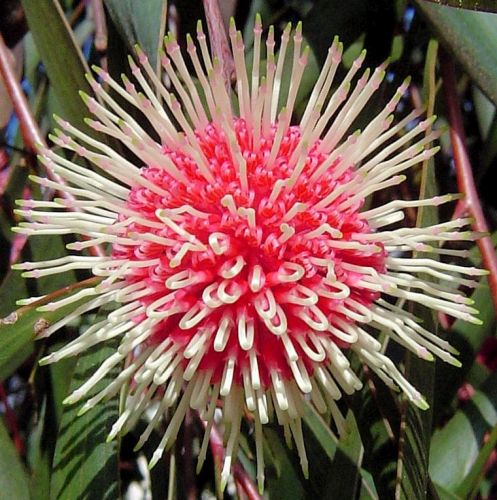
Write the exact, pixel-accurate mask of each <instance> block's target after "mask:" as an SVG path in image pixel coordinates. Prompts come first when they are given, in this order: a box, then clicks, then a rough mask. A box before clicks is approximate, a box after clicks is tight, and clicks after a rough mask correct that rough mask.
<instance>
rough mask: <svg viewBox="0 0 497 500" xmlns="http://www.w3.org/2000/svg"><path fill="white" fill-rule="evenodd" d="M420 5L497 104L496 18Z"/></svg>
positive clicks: (471, 74)
mask: <svg viewBox="0 0 497 500" xmlns="http://www.w3.org/2000/svg"><path fill="white" fill-rule="evenodd" d="M491 3H493V4H495V2H493V1H492V2H491ZM417 5H418V8H419V9H420V11H421V12H422V13H423V14H424V15H425V16H426V17H427V18H428V20H429V21H430V23H431V24H432V25H433V27H434V28H435V30H436V31H437V33H438V35H439V36H440V38H441V39H442V40H443V41H444V42H445V44H446V45H447V47H448V48H449V49H450V51H451V52H452V53H453V54H454V55H455V57H456V58H457V59H458V61H459V62H460V63H461V64H462V65H463V67H464V69H465V70H466V71H467V73H468V74H469V75H470V76H471V78H472V79H473V80H474V81H475V83H476V84H477V85H478V86H479V87H480V89H481V90H482V91H483V92H484V93H485V94H486V95H487V97H488V98H489V99H490V100H491V101H492V102H493V103H494V104H496V105H497V51H496V50H495V47H496V44H497V16H489V15H488V14H485V13H482V12H470V11H467V10H460V9H451V8H449V7H443V6H440V5H434V4H432V3H430V2H425V1H422V0H418V1H417Z"/></svg>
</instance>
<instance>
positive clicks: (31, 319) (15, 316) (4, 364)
mask: <svg viewBox="0 0 497 500" xmlns="http://www.w3.org/2000/svg"><path fill="white" fill-rule="evenodd" d="M90 284H95V280H92V281H90V280H88V282H81V283H80V284H78V288H82V287H84V286H89V285H90ZM74 290H75V287H74V286H72V287H66V288H65V289H62V290H60V292H58V293H57V298H58V299H62V298H64V297H66V296H70V295H72V293H73V292H74ZM52 298H54V297H52ZM90 299H91V297H84V298H82V299H80V300H78V301H76V302H74V303H72V304H68V305H66V306H64V307H61V308H59V309H57V310H56V311H46V312H39V311H37V310H36V307H35V306H36V305H41V303H36V304H35V305H30V306H24V307H21V308H20V309H18V310H17V311H14V312H13V313H11V314H9V315H8V316H7V317H5V318H3V319H1V320H0V380H3V379H4V378H5V377H7V376H9V375H10V374H11V373H12V370H15V369H16V368H17V366H18V364H16V363H17V361H19V359H20V360H21V361H22V360H23V359H25V356H27V355H29V353H30V352H31V351H30V347H29V345H30V343H31V342H32V341H33V340H34V338H35V336H36V334H37V333H40V332H41V331H43V330H44V329H46V328H47V327H48V326H49V325H51V324H53V323H55V322H57V321H58V320H60V319H61V318H63V317H64V316H67V315H68V314H69V313H70V312H72V311H74V310H75V309H76V308H77V307H79V306H81V305H83V304H85V303H86V302H88V300H90ZM49 300H50V297H48V299H47V300H45V302H48V301H49ZM23 356H24V357H23ZM13 360H15V361H16V362H13Z"/></svg>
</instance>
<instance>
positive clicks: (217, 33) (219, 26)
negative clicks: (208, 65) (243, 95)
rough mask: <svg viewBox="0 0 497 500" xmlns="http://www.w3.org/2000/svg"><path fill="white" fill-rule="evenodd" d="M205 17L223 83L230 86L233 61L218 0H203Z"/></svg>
mask: <svg viewBox="0 0 497 500" xmlns="http://www.w3.org/2000/svg"><path fill="white" fill-rule="evenodd" d="M203 3H204V10H205V17H206V19H207V27H208V29H209V40H210V43H211V50H212V53H213V54H214V56H215V57H217V59H218V60H219V64H220V65H221V69H222V73H223V76H224V83H225V85H226V88H227V89H228V91H229V89H230V88H231V80H232V75H233V74H234V70H235V63H234V62H233V56H232V55H231V49H230V44H229V42H228V37H227V35H226V29H225V27H224V23H223V16H222V15H221V10H220V8H219V1H218V0H203Z"/></svg>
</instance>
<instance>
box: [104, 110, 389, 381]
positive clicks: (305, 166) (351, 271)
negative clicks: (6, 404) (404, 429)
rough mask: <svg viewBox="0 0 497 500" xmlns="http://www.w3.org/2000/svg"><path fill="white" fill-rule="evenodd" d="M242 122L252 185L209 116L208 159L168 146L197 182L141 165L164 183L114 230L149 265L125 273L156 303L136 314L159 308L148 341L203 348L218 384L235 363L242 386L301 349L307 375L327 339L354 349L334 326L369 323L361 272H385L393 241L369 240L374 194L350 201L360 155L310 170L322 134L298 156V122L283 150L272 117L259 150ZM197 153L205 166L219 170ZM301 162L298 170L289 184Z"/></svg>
mask: <svg viewBox="0 0 497 500" xmlns="http://www.w3.org/2000/svg"><path fill="white" fill-rule="evenodd" d="M233 129H234V135H235V136H236V141H237V143H238V148H239V149H238V152H239V153H241V155H242V156H243V158H244V159H245V163H246V178H247V181H248V182H247V184H248V189H245V190H244V188H243V185H242V183H241V182H240V180H239V177H240V174H239V165H238V166H237V163H235V160H234V158H236V155H234V154H233V146H232V144H233V142H232V141H230V140H229V137H227V135H226V134H225V133H224V132H223V131H222V130H220V129H219V128H218V127H217V126H216V125H214V124H209V125H208V126H207V127H206V128H205V130H201V131H196V137H197V140H198V144H199V146H200V150H201V153H202V154H201V157H199V156H196V157H194V155H195V154H197V155H198V151H197V153H194V152H192V151H184V150H182V148H181V147H178V149H176V150H175V151H171V150H169V149H165V148H164V150H163V153H164V155H166V156H167V157H168V158H169V159H170V160H171V161H172V163H173V164H174V166H175V167H176V168H177V170H178V171H179V172H180V174H182V178H184V179H186V180H187V182H182V181H180V180H177V179H175V178H173V177H171V175H169V174H168V173H167V171H166V170H164V169H161V168H158V167H156V166H154V165H149V166H147V167H144V168H143V170H142V175H143V177H144V178H145V179H147V180H148V181H150V182H151V183H152V184H153V185H154V186H155V187H156V188H158V189H150V188H147V187H143V186H137V187H134V188H133V189H132V190H131V193H130V196H129V199H128V202H127V208H128V209H129V210H130V211H131V212H133V213H134V214H136V217H129V216H124V215H123V216H121V218H120V220H119V223H120V224H119V225H118V227H119V229H118V230H117V234H118V236H121V237H129V236H131V235H132V237H133V238H134V239H135V240H136V241H137V242H138V244H137V245H135V246H134V247H131V246H129V245H119V244H117V243H116V244H114V246H113V256H114V257H115V258H118V259H125V260H128V261H131V262H134V263H136V262H137V261H141V262H142V265H141V266H132V267H131V271H129V272H127V273H126V278H125V279H126V281H127V282H128V283H129V284H130V285H132V284H137V285H138V284H140V283H142V284H143V283H145V284H146V289H145V290H146V291H145V294H143V293H142V294H141V295H142V296H141V298H139V300H140V301H141V303H142V305H143V306H144V307H145V308H146V312H145V313H143V314H142V315H141V316H139V317H135V318H134V319H135V321H143V320H146V319H147V318H148V317H155V318H160V321H158V322H156V323H155V326H154V329H155V330H154V335H153V336H152V337H151V339H152V340H151V342H154V343H157V344H159V343H161V342H163V341H165V340H166V339H168V338H169V339H170V340H171V341H172V342H174V343H175V345H177V346H178V347H179V348H180V349H183V350H184V357H185V359H184V363H185V366H186V365H187V364H188V363H189V362H190V361H191V359H195V356H198V360H199V361H198V365H197V367H196V368H197V369H198V370H212V372H213V376H212V379H211V380H212V382H215V381H216V380H217V381H219V380H220V379H221V377H222V376H223V371H224V369H225V366H226V363H227V362H229V361H230V360H231V363H234V369H233V377H234V381H235V382H238V383H243V372H244V370H245V369H246V368H247V367H249V366H250V365H251V363H252V366H253V364H254V362H257V365H258V370H259V373H260V379H261V385H262V387H267V386H268V384H269V381H270V379H271V372H272V371H276V372H277V373H278V374H280V375H281V376H282V377H284V378H290V377H291V376H292V369H291V365H292V363H295V362H296V360H299V362H300V363H303V366H302V365H301V366H300V368H301V369H302V368H305V370H306V371H307V372H308V373H309V374H311V373H312V372H313V367H314V365H315V363H320V362H323V363H324V362H326V361H325V360H326V359H328V356H327V354H326V353H325V352H324V351H323V352H321V351H320V349H321V350H322V346H321V344H320V343H319V342H318V341H317V338H318V337H319V336H321V335H324V336H327V337H328V338H329V339H331V340H332V341H333V342H334V343H335V344H336V345H338V346H339V347H340V348H346V347H347V345H348V342H347V335H345V336H340V335H339V333H337V332H346V331H347V325H348V324H350V322H351V321H354V320H353V319H351V318H353V317H354V315H356V316H357V320H358V321H360V320H361V318H362V316H363V315H364V309H367V308H368V307H370V305H371V303H372V302H373V301H374V300H375V299H376V298H377V297H378V292H376V291H372V290H371V289H368V288H367V287H365V286H363V285H362V284H361V283H362V282H361V280H362V278H363V276H362V275H361V274H360V273H359V272H358V271H357V270H359V269H361V268H360V267H359V266H366V267H368V268H370V269H372V270H373V271H376V272H383V271H384V260H385V251H384V250H383V249H382V248H378V247H375V248H373V247H374V246H373V245H369V244H368V242H367V241H366V240H364V241H362V240H361V235H365V234H368V233H370V232H371V229H370V227H369V226H368V224H367V222H366V221H365V220H364V219H363V218H362V217H361V214H360V213H359V209H360V208H361V206H362V204H363V202H364V200H363V199H359V200H356V199H352V197H353V195H354V193H355V191H354V188H353V186H354V182H353V181H354V180H357V179H356V177H355V176H356V173H355V172H354V170H353V167H352V166H347V168H346V169H343V168H342V172H341V173H340V172H338V171H337V165H339V164H340V158H338V159H337V161H336V162H335V163H334V164H332V165H331V167H329V168H328V169H327V170H326V171H325V172H323V173H319V175H314V176H313V174H315V173H316V172H317V171H318V168H319V166H320V165H321V164H322V162H323V161H324V160H325V159H326V156H325V155H323V154H322V153H320V152H319V141H316V142H315V143H314V144H312V145H311V147H310V148H309V149H308V150H307V152H305V151H304V152H303V153H302V148H303V145H302V143H303V142H304V141H301V135H302V132H301V130H300V127H298V126H292V127H289V128H287V130H286V131H285V132H284V134H283V137H282V140H281V145H280V147H279V150H278V151H277V152H276V151H272V149H273V148H272V146H273V143H274V141H275V134H276V133H277V130H276V127H273V129H272V130H271V131H270V132H269V133H268V134H267V137H262V138H261V139H260V146H259V148H258V149H257V150H256V149H255V148H254V147H253V138H252V135H251V132H250V130H249V128H248V126H247V124H246V122H245V121H244V120H242V119H236V120H235V121H234V123H233ZM299 158H300V160H301V161H300V165H299ZM199 161H205V162H206V163H208V165H209V170H210V172H211V173H212V179H210V180H208V179H206V177H204V175H202V173H201V171H200V169H199V168H198V166H197V165H198V162H199ZM296 168H300V170H301V172H300V175H299V176H297V177H296V178H295V179H293V181H292V182H288V179H291V178H292V174H293V173H294V172H295V169H296ZM284 181H287V182H286V183H285V182H284ZM333 193H335V194H336V196H333ZM327 197H328V199H330V200H331V201H330V202H329V203H324V202H323V200H326V199H327ZM347 201H350V202H349V203H347ZM320 202H321V203H320ZM344 308H347V311H348V314H345V313H344ZM340 337H341V338H340ZM254 357H255V358H256V360H255V361H254V359H253V358H254Z"/></svg>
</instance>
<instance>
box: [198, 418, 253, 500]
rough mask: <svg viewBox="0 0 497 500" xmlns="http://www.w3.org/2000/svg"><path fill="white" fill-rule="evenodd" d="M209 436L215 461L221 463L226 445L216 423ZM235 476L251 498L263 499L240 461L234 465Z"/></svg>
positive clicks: (238, 483)
mask: <svg viewBox="0 0 497 500" xmlns="http://www.w3.org/2000/svg"><path fill="white" fill-rule="evenodd" d="M201 422H202V424H203V426H204V428H205V423H204V421H203V420H202V419H201ZM209 438H210V444H211V451H212V455H213V456H214V463H215V464H220V465H221V464H222V463H223V462H224V446H223V440H222V438H221V435H220V434H219V431H218V429H217V427H216V425H215V424H214V425H213V426H212V429H211V433H210V436H209ZM233 477H234V479H235V483H236V484H237V485H239V486H240V488H241V489H242V490H243V491H244V493H245V495H246V496H247V498H248V499H249V500H261V496H260V495H259V493H258V492H257V487H256V485H255V483H254V482H253V481H252V479H251V478H250V477H249V475H248V474H247V472H246V470H245V469H244V468H243V467H242V466H241V465H240V464H239V463H238V462H235V464H234V465H233Z"/></svg>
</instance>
